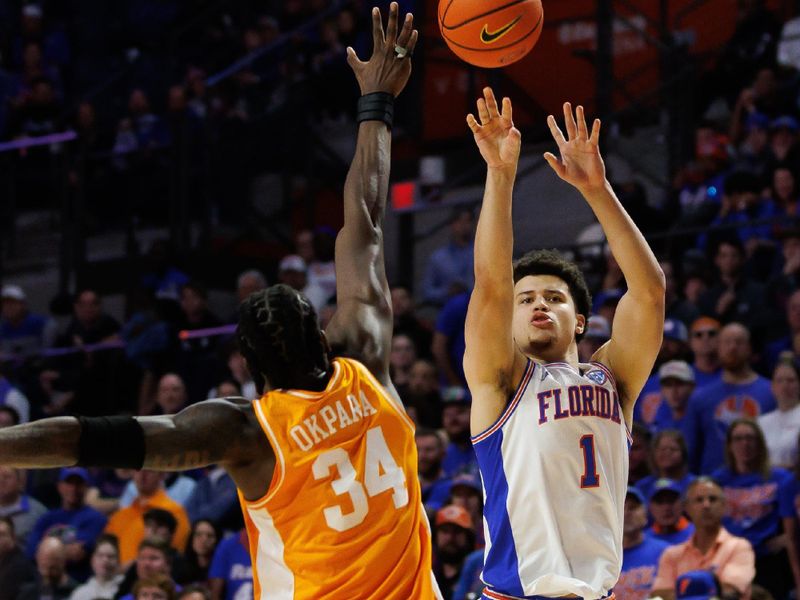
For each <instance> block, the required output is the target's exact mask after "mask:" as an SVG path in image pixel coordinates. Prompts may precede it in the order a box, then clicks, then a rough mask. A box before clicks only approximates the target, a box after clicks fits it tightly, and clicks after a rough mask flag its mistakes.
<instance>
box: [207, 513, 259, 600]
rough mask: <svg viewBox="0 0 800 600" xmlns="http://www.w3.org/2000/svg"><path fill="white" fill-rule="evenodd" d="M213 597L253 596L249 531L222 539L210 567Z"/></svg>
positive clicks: (236, 599)
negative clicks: (248, 541)
mask: <svg viewBox="0 0 800 600" xmlns="http://www.w3.org/2000/svg"><path fill="white" fill-rule="evenodd" d="M208 579H209V581H210V582H211V594H212V597H214V598H216V599H218V600H250V599H251V598H252V597H253V566H252V563H251V562H250V551H249V547H248V544H247V533H246V532H245V530H244V529H243V530H241V531H240V532H239V533H237V534H236V535H233V536H231V537H229V538H226V539H224V540H222V541H221V542H220V544H219V546H217V549H216V551H215V552H214V558H213V559H212V560H211V567H210V568H209V569H208Z"/></svg>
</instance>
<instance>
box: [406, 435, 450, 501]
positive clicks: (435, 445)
mask: <svg viewBox="0 0 800 600" xmlns="http://www.w3.org/2000/svg"><path fill="white" fill-rule="evenodd" d="M414 440H415V441H416V444H417V456H418V464H417V470H418V471H417V472H418V474H419V483H420V488H421V489H422V503H423V504H424V505H425V508H426V509H427V510H428V513H429V514H431V515H433V514H435V513H436V511H437V510H439V509H440V508H441V507H442V506H444V504H445V502H446V500H447V497H448V495H449V494H450V478H449V477H447V476H445V474H444V470H443V469H442V461H443V460H444V454H445V445H444V442H443V441H442V438H441V436H440V435H439V433H437V432H436V431H434V430H432V429H425V428H423V427H420V428H418V429H417V431H416V433H415V434H414Z"/></svg>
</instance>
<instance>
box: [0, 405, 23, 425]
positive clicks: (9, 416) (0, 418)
mask: <svg viewBox="0 0 800 600" xmlns="http://www.w3.org/2000/svg"><path fill="white" fill-rule="evenodd" d="M19 423H20V420H19V413H18V412H17V409H16V408H11V407H10V406H5V405H2V404H0V427H11V426H12V425H19Z"/></svg>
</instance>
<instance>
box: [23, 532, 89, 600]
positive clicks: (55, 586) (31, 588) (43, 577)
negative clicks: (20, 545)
mask: <svg viewBox="0 0 800 600" xmlns="http://www.w3.org/2000/svg"><path fill="white" fill-rule="evenodd" d="M66 564H67V547H66V546H65V545H64V543H63V542H62V541H61V540H60V539H58V538H57V537H53V536H48V537H45V538H44V539H43V540H42V541H41V543H40V544H39V545H38V547H37V548H36V570H37V571H38V573H39V577H38V579H37V580H36V582H34V583H27V584H25V585H23V586H22V587H21V588H20V591H19V594H18V595H17V600H41V599H43V598H49V599H50V600H67V599H68V598H69V597H70V595H71V594H72V592H73V591H74V590H75V588H76V587H78V584H77V582H76V581H75V580H74V579H72V578H71V577H70V576H69V574H68V573H67V570H66Z"/></svg>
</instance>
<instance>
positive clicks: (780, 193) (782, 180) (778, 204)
mask: <svg viewBox="0 0 800 600" xmlns="http://www.w3.org/2000/svg"><path fill="white" fill-rule="evenodd" d="M798 196H799V195H798V190H797V180H796V179H795V176H794V174H793V173H792V169H791V168H789V166H788V165H778V166H776V167H775V169H774V170H773V171H772V185H771V186H770V198H771V199H772V202H773V203H774V204H775V208H776V210H777V213H778V215H779V216H781V217H788V218H790V219H791V218H796V217H798V216H800V212H798V208H800V207H799V206H798V200H800V197H798Z"/></svg>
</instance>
